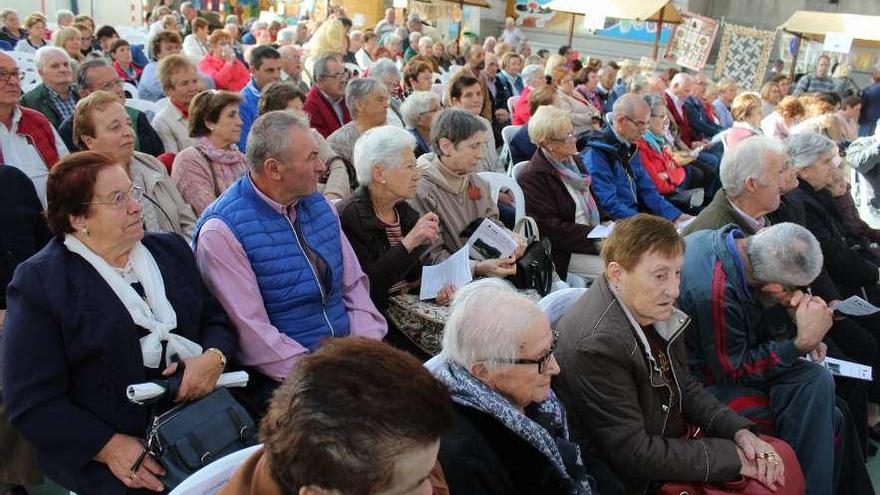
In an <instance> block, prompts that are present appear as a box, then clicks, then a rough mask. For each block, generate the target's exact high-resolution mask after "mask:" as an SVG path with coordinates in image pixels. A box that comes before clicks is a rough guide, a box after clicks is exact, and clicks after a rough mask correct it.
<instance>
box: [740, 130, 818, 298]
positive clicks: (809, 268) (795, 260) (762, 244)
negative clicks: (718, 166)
mask: <svg viewBox="0 0 880 495" xmlns="http://www.w3.org/2000/svg"><path fill="white" fill-rule="evenodd" d="M737 149H739V148H737ZM746 243H747V244H746V256H747V257H748V260H749V265H751V272H752V277H753V278H754V279H756V280H759V281H761V282H764V283H778V284H782V285H785V286H789V287H803V286H806V285H810V283H811V282H812V281H813V280H815V279H816V277H817V276H818V275H819V272H820V271H821V270H822V263H823V259H822V248H821V246H820V245H819V241H817V240H816V238H815V237H813V234H812V233H810V231H809V230H807V229H805V228H804V227H801V226H800V225H797V224H795V223H789V222H785V223H780V224H776V225H773V226H772V227H768V228H766V229H763V230H761V231H760V232H758V233H757V234H755V235H753V236H752V237H749V238H748V239H747V240H746Z"/></svg>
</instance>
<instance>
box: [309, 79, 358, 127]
mask: <svg viewBox="0 0 880 495" xmlns="http://www.w3.org/2000/svg"><path fill="white" fill-rule="evenodd" d="M340 105H342V116H343V122H339V117H337V116H336V112H335V111H334V110H333V106H332V105H331V104H330V101H329V100H327V98H325V97H324V95H323V94H321V90H319V89H318V87H317V86H312V89H310V90H309V94H307V95H306V101H305V103H304V104H303V110H304V111H305V112H306V113H307V114H309V117H310V119H309V121H310V122H311V124H312V128H313V129H315V130H316V131H318V132H320V133H321V135H322V136H324V137H325V138H327V137H330V134H333V132H334V131H336V129H339V128H340V127H342V126H343V125H345V124H347V123H349V122H351V114H349V113H348V107H346V106H345V100H343V101H341V102H340Z"/></svg>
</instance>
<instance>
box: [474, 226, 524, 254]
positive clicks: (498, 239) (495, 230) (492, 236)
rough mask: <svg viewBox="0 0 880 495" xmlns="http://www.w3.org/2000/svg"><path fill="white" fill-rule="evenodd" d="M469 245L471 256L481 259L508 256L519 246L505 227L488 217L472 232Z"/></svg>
mask: <svg viewBox="0 0 880 495" xmlns="http://www.w3.org/2000/svg"><path fill="white" fill-rule="evenodd" d="M467 245H468V246H469V247H470V255H471V257H472V258H474V259H475V260H480V261H483V260H491V259H496V258H507V257H509V256H510V255H512V254H513V253H514V251H516V248H517V243H516V239H514V238H513V237H511V236H510V234H508V233H507V230H506V229H505V228H504V227H501V226H499V225H498V224H497V223H495V222H493V221H492V220H489V219H488V218H487V219H485V220H483V223H481V224H480V226H479V227H477V230H475V231H474V233H473V234H471V237H470V238H469V239H468V241H467Z"/></svg>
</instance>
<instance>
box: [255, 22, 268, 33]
mask: <svg viewBox="0 0 880 495" xmlns="http://www.w3.org/2000/svg"><path fill="white" fill-rule="evenodd" d="M260 29H269V23H268V22H266V21H256V22H254V23H253V24H251V32H252V33H256V32H257V31H258V30H260Z"/></svg>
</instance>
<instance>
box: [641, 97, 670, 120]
mask: <svg viewBox="0 0 880 495" xmlns="http://www.w3.org/2000/svg"><path fill="white" fill-rule="evenodd" d="M642 98H644V99H645V103H647V104H648V107H649V108H650V109H651V115H666V100H665V99H664V98H663V97H662V96H660V95H655V94H647V95H644V96H643V97H642Z"/></svg>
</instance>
